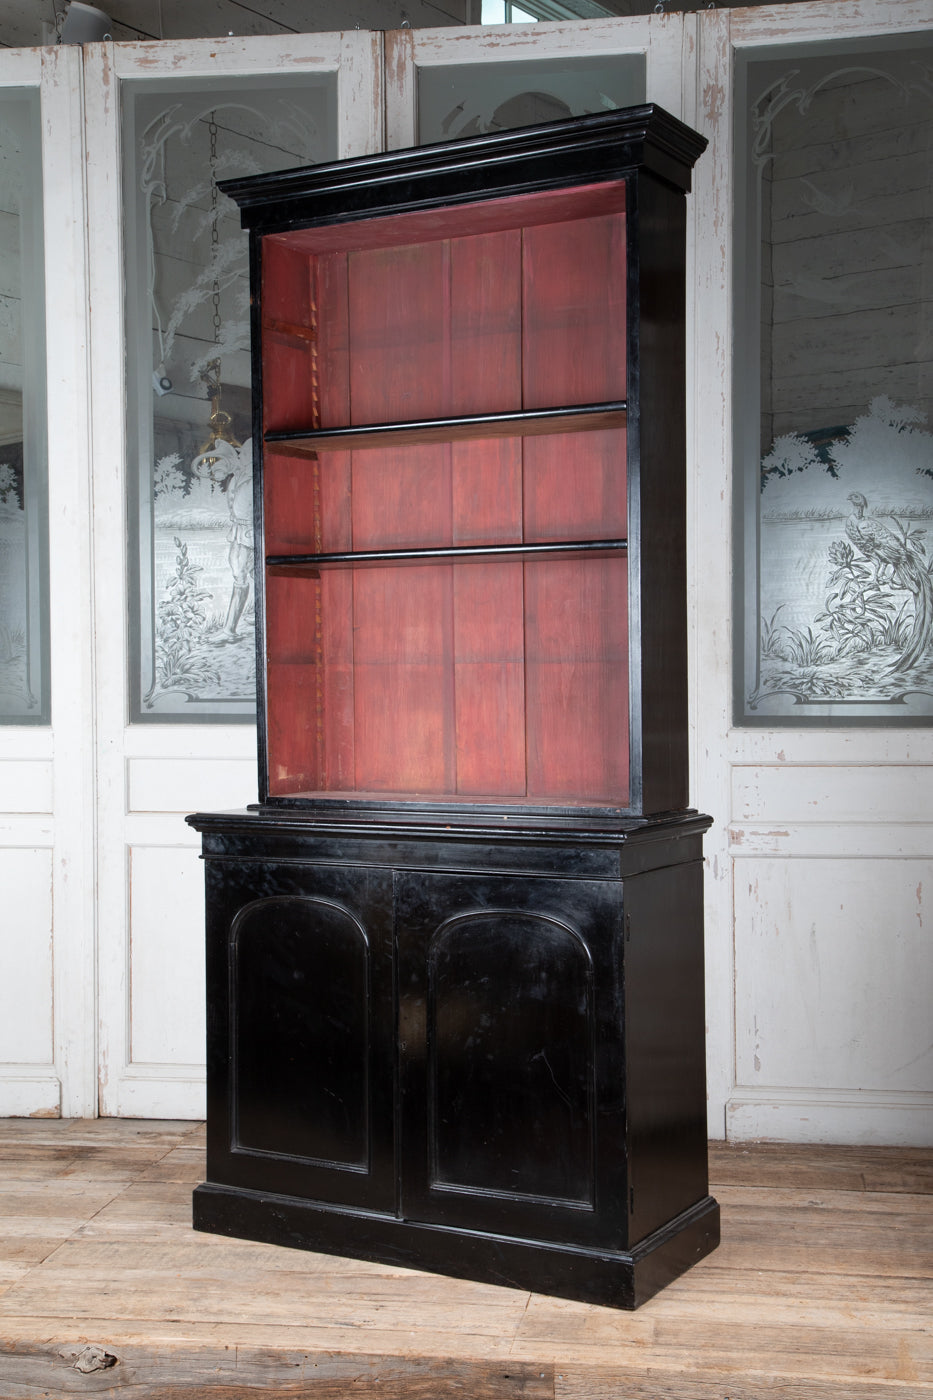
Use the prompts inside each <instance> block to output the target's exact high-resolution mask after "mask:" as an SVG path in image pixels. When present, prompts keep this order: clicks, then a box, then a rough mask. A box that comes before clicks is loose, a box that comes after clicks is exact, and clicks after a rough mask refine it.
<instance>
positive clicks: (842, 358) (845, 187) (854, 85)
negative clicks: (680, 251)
mask: <svg viewBox="0 0 933 1400" xmlns="http://www.w3.org/2000/svg"><path fill="white" fill-rule="evenodd" d="M737 97H738V103H737V108H738V110H739V111H740V113H742V114H743V115H741V116H740V118H739V122H740V127H739V131H738V132H737V169H738V173H739V177H740V178H739V184H738V188H739V203H738V207H737V211H736V255H737V265H738V280H737V284H736V309H737V327H736V329H737V355H736V363H737V366H738V370H737V381H736V403H737V405H738V412H739V413H740V414H741V421H740V422H739V423H738V424H737V435H736V446H737V466H738V476H739V478H740V483H741V485H740V492H741V494H740V522H739V523H740V530H739V534H740V537H741V536H742V533H743V530H744V554H743V556H742V557H741V559H740V571H739V572H740V579H739V594H738V598H737V616H739V617H742V616H744V629H741V638H740V641H741V648H742V657H741V664H740V665H739V667H737V672H738V680H739V693H738V695H737V716H738V719H739V722H744V723H754V722H756V721H760V722H766V723H774V722H775V719H776V717H780V722H782V723H788V722H789V723H793V724H797V723H803V724H806V723H823V724H825V723H826V722H828V721H834V722H843V723H877V722H879V721H884V722H886V723H890V722H895V723H896V722H898V721H901V722H906V723H929V722H930V718H931V717H933V575H931V557H933V530H931V528H930V525H931V520H933V426H931V420H930V414H931V410H933V374H931V369H933V223H931V217H930V216H931V213H933V193H931V192H933V159H931V157H933V122H931V118H933V41H931V40H930V38H929V36H921V35H915V36H909V38H908V39H906V40H900V41H894V40H892V41H890V42H889V41H887V40H884V41H881V40H874V41H871V43H870V44H869V43H861V44H854V43H853V44H851V45H849V46H847V47H846V48H845V49H842V48H840V47H839V46H832V47H829V46H821V47H816V46H811V47H810V48H808V49H802V48H797V49H785V50H770V51H769V52H768V53H767V54H766V55H764V54H762V53H761V52H760V51H758V52H756V54H755V56H754V57H749V56H747V55H745V56H744V57H743V58H742V59H741V61H740V63H739V71H738V91H737Z"/></svg>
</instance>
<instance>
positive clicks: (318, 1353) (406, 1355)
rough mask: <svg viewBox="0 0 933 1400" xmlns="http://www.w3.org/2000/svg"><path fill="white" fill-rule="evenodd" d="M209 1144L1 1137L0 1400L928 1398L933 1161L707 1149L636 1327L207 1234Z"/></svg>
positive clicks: (895, 1153)
mask: <svg viewBox="0 0 933 1400" xmlns="http://www.w3.org/2000/svg"><path fill="white" fill-rule="evenodd" d="M202 1143H203V1129H202V1128H201V1127H200V1126H199V1125H194V1124H190V1123H156V1122H129V1121H125V1120H114V1119H110V1120H99V1121H83V1122H67V1121H61V1122H56V1121H23V1120H14V1119H6V1120H0V1174H2V1175H0V1182H2V1185H0V1400H19V1397H26V1396H28V1397H40V1396H41V1397H44V1400H56V1397H64V1396H73V1395H93V1396H94V1397H96V1400H101V1397H107V1396H119V1397H122V1398H123V1400H234V1397H236V1398H237V1400H240V1397H242V1400H246V1397H253V1398H254V1400H256V1398H257V1397H259V1400H261V1397H262V1395H264V1394H274V1395H275V1396H276V1397H277V1400H293V1398H294V1397H305V1396H307V1397H314V1400H338V1397H340V1400H343V1397H355V1400H375V1398H376V1397H381V1400H395V1398H396V1397H403V1396H404V1397H421V1400H446V1397H448V1396H450V1397H453V1396H457V1397H460V1400H487V1397H489V1398H490V1400H492V1398H493V1397H494V1398H495V1400H499V1397H501V1398H502V1400H507V1398H508V1400H512V1397H524V1398H525V1400H545V1397H547V1398H548V1400H551V1397H560V1400H570V1397H573V1400H578V1398H579V1400H673V1398H674V1397H676V1400H778V1397H781V1400H790V1398H791V1397H793V1400H914V1397H918V1400H919V1397H921V1396H923V1397H931V1400H933V1151H925V1150H921V1149H898V1148H825V1147H824V1148H813V1147H785V1146H773V1145H770V1146H769V1145H764V1146H742V1147H727V1146H723V1145H721V1144H713V1145H712V1146H711V1175H712V1178H713V1183H714V1186H713V1191H714V1194H715V1195H716V1196H717V1198H718V1199H719V1201H720V1204H721V1205H722V1208H723V1243H722V1245H721V1247H720V1248H719V1250H718V1251H717V1252H716V1253H715V1254H714V1255H712V1256H711V1257H710V1258H709V1259H706V1260H704V1261H703V1262H702V1263H701V1264H699V1265H698V1266H697V1267H696V1268H694V1269H693V1270H692V1271H691V1272H690V1273H689V1274H688V1275H687V1276H686V1277H684V1278H683V1279H681V1280H679V1281H678V1282H677V1283H675V1284H673V1285H672V1286H671V1287H670V1288H668V1289H666V1290H665V1291H664V1292H663V1293H662V1294H661V1295H660V1296H659V1297H657V1298H655V1299H653V1300H652V1301H651V1302H649V1303H647V1304H646V1305H645V1306H644V1307H643V1308H641V1309H639V1311H638V1312H636V1313H634V1314H633V1313H619V1312H614V1311H611V1310H609V1309H605V1308H596V1307H589V1306H584V1305H582V1304H578V1303H568V1302H562V1301H559V1300H556V1299H553V1298H545V1297H541V1296H539V1295H537V1294H527V1293H520V1292H515V1291H512V1290H509V1289H505V1288H494V1287H490V1286H487V1285H482V1284H473V1283H462V1282H458V1281H456V1280H450V1279H440V1278H437V1277H434V1276H432V1275H428V1274H421V1273H414V1272H411V1271H405V1270H401V1269H395V1268H385V1267H381V1266H378V1265H370V1264H360V1263H356V1262H354V1261H351V1260H344V1259H333V1258H328V1257H325V1256H323V1255H317V1254H307V1253H304V1252H302V1251H294V1250H287V1249H277V1248H274V1247H272V1246H266V1245H257V1244H250V1243H247V1242H245V1241H239V1240H232V1241H231V1240H226V1239H222V1238H219V1237H215V1236H210V1235H198V1234H195V1233H194V1232H193V1231H192V1230H191V1228H190V1223H189V1222H190V1198H191V1188H192V1186H194V1185H195V1183H196V1182H198V1181H199V1180H201V1178H202V1175H203V1146H202ZM94 1348H96V1351H95V1350H94ZM112 1358H116V1360H115V1362H114V1361H113V1360H112ZM79 1365H80V1366H85V1367H92V1368H93V1367H95V1366H96V1369H90V1370H87V1371H84V1370H80V1369H77V1367H78V1366H79Z"/></svg>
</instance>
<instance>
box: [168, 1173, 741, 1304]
mask: <svg viewBox="0 0 933 1400" xmlns="http://www.w3.org/2000/svg"><path fill="white" fill-rule="evenodd" d="M193 1223H194V1228H195V1229H196V1230H204V1231H207V1232H208V1233H211V1234H219V1235H228V1236H231V1237H235V1238H239V1239H250V1240H256V1241H257V1242H259V1243H262V1244H278V1245H285V1246H287V1247H289V1248H293V1249H310V1250H315V1251H318V1252H320V1253H323V1254H339V1255H345V1256H349V1257H350V1258H353V1259H366V1260H368V1261H369V1262H371V1263H381V1264H391V1265H395V1266H402V1267H404V1268H413V1269H425V1270H428V1271H429V1272H431V1273H438V1274H446V1275H449V1276H450V1277H452V1278H468V1279H473V1280H475V1281H476V1282H479V1283H491V1284H497V1285H500V1286H504V1287H507V1288H518V1289H521V1290H522V1291H528V1292H535V1293H547V1294H551V1295H553V1296H554V1297H558V1298H569V1299H572V1300H573V1301H575V1302H580V1303H596V1304H601V1305H602V1306H604V1307H611V1308H624V1309H631V1308H637V1307H639V1306H640V1305H641V1304H642V1303H644V1302H645V1301H646V1300H647V1299H648V1298H651V1297H652V1296H653V1295H654V1294H655V1293H657V1292H658V1291H659V1290H660V1289H662V1288H664V1287H665V1286H666V1285H667V1284H668V1283H670V1282H672V1280H673V1279H675V1278H678V1277H679V1276H680V1275H681V1274H683V1273H685V1272H686V1270H687V1269H689V1268H690V1267H691V1265H693V1264H696V1263H697V1262H698V1261H699V1260H700V1259H702V1258H703V1257H704V1256H705V1255H707V1254H709V1253H711V1252H712V1251H713V1250H714V1249H715V1248H716V1246H717V1244H718V1243H719V1206H718V1205H717V1203H716V1202H715V1201H714V1200H713V1199H712V1197H711V1196H706V1197H704V1199H703V1200H701V1201H698V1202H697V1203H696V1205H694V1206H691V1207H690V1209H689V1210H686V1211H683V1212H682V1213H681V1214H680V1215H678V1216H675V1218H674V1219H673V1220H670V1221H668V1222H667V1224H665V1225H663V1226H661V1227H660V1229H658V1230H655V1231H653V1232H652V1233H651V1234H650V1235H647V1236H646V1237H645V1238H644V1239H643V1240H639V1242H638V1243H637V1244H636V1245H634V1246H633V1247H632V1248H631V1249H630V1250H619V1251H613V1250H595V1249H585V1248H580V1247H578V1246H576V1245H562V1244H555V1243H552V1242H550V1241H548V1242H545V1241H541V1240H525V1239H518V1238H514V1237H512V1236H506V1235H493V1234H487V1233H479V1232H474V1231H469V1230H462V1229H459V1228H457V1229H455V1228H453V1227H450V1226H445V1225H434V1224H425V1223H422V1222H419V1221H412V1220H402V1219H398V1218H396V1217H395V1216H388V1215H379V1214H376V1213H372V1212H367V1211H357V1210H353V1211H350V1210H342V1209H340V1208H339V1207H334V1206H330V1205H327V1206H323V1205H319V1204H318V1203H316V1202H314V1201H305V1200H301V1199H299V1198H297V1197H294V1196H277V1195H271V1194H267V1193H265V1192H260V1191H249V1190H244V1189H240V1188H233V1187H229V1186H218V1185H215V1184H213V1183H211V1182H205V1183H204V1184H203V1185H201V1186H199V1187H197V1189H196V1190H195V1192H194V1202H193Z"/></svg>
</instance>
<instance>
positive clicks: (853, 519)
mask: <svg viewBox="0 0 933 1400" xmlns="http://www.w3.org/2000/svg"><path fill="white" fill-rule="evenodd" d="M848 499H849V500H850V501H851V502H852V505H853V507H854V509H853V511H852V514H851V515H850V516H849V517H848V519H847V520H846V534H847V535H848V537H849V539H850V540H851V541H852V543H853V544H854V545H855V547H856V549H858V550H859V552H860V553H861V554H863V555H864V556H865V558H866V559H868V560H870V561H871V562H872V563H873V564H874V566H875V578H876V580H877V582H878V583H879V584H880V583H888V584H892V585H894V586H895V587H897V588H904V589H906V590H907V591H908V592H909V593H911V594H912V595H913V599H914V617H913V625H912V627H911V630H910V636H909V637H908V639H907V643H906V645H905V646H904V649H903V651H902V652H901V654H900V656H899V657H898V658H897V660H896V661H895V662H894V664H893V666H892V667H891V670H892V671H907V670H909V669H910V668H911V667H912V666H916V664H917V662H918V661H920V659H921V658H922V657H923V655H924V653H925V652H926V651H927V649H928V647H929V645H930V639H931V636H933V578H931V577H930V573H929V570H928V569H927V567H926V565H925V563H924V561H923V560H922V559H921V557H920V555H919V553H918V552H917V551H916V550H915V549H911V548H910V547H909V546H908V544H907V542H906V540H904V539H902V538H900V537H899V536H897V535H896V534H895V533H894V531H893V530H890V529H889V528H888V526H887V525H883V524H882V523H881V521H880V520H869V519H866V517H865V511H866V510H867V508H868V501H867V500H866V498H865V497H864V496H863V495H862V493H861V491H853V492H852V494H851V495H850V496H849V498H848Z"/></svg>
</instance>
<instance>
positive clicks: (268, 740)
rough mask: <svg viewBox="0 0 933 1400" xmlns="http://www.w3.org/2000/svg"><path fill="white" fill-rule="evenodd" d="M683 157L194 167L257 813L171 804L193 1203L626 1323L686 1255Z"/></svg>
mask: <svg viewBox="0 0 933 1400" xmlns="http://www.w3.org/2000/svg"><path fill="white" fill-rule="evenodd" d="M704 145H705V143H704V142H703V140H702V139H701V138H700V137H698V136H697V135H696V134H695V133H694V132H692V131H690V130H689V129H688V128H686V127H684V126H683V125H681V124H680V123H679V122H677V121H675V120H674V119H673V118H672V117H670V116H669V115H668V114H667V113H665V112H663V111H661V110H660V109H659V108H657V107H653V106H650V105H647V106H641V107H636V108H630V109H627V110H625V111H621V112H613V113H607V114H602V115H598V116H594V117H583V118H578V119H573V120H569V121H562V122H557V123H549V124H547V125H543V126H539V127H532V128H528V129H524V130H521V131H510V132H504V133H500V134H495V135H492V136H483V137H478V138H476V139H470V140H465V141H458V142H452V143H448V144H442V145H434V146H427V147H421V148H418V149H415V150H408V151H398V152H390V153H387V154H384V155H377V156H371V157H365V158H363V159H357V160H348V161H342V162H337V163H334V164H330V165H322V166H317V167H312V168H309V169H302V170H294V171H286V172H283V173H276V174H270V175H262V176H257V177H254V178H247V179H242V180H232V181H227V182H225V184H224V185H223V188H224V189H225V190H226V192H227V193H228V194H230V195H232V196H233V198H234V199H235V200H236V201H237V202H238V204H239V205H240V208H241V215H242V219H243V222H244V225H245V226H246V227H248V228H249V230H250V246H251V279H252V304H253V374H254V448H255V455H256V458H257V461H256V473H255V510H256V526H257V530H256V538H257V556H258V557H257V563H256V576H255V593H256V613H257V636H258V655H259V666H258V672H259V746H260V757H259V768H260V801H259V803H258V804H257V806H256V807H255V808H250V809H249V810H247V811H245V812H240V813H218V814H206V813H201V814H198V815H196V816H194V817H191V818H189V820H190V821H191V822H192V824H193V825H194V826H195V827H196V828H197V829H198V830H199V831H200V832H202V834H203V852H204V857H205V862H206V882H207V958H208V1166H207V1175H208V1180H207V1181H206V1182H205V1183H204V1184H203V1185H202V1186H200V1187H199V1188H198V1189H197V1191H196V1193H195V1199H194V1218H195V1225H196V1226H197V1228H199V1229H204V1230H213V1231H218V1232H221V1233H227V1234H231V1235H238V1236H245V1237H248V1238H252V1239H259V1240H265V1241H270V1242H276V1243H280V1244H286V1245H296V1246H300V1247H304V1248H308V1249H315V1250H324V1251H330V1252H337V1253H343V1254H348V1255H354V1256H359V1257H363V1258H367V1259H374V1260H384V1261H391V1262H393V1263H406V1264H410V1265H412V1266H416V1267H421V1268H428V1269H433V1270H436V1271H438V1272H441V1273H449V1274H454V1275H460V1276H465V1277H470V1278H476V1279H481V1280H486V1281H489V1282H494V1283H506V1284H510V1285H513V1286H516V1287H520V1288H532V1289H535V1290H538V1291H542V1292H551V1293H554V1294H557V1295H562V1296H567V1297H570V1298H577V1299H582V1300H586V1301H591V1302H597V1303H603V1304H608V1305H612V1306H617V1307H634V1306H637V1304H638V1303H639V1302H641V1301H642V1300H643V1299H644V1298H646V1297H648V1296H650V1295H651V1294H652V1293H653V1292H655V1291H656V1290H657V1289H658V1288H660V1287H662V1286H663V1285H664V1284H665V1283H666V1282H668V1281H669V1280H670V1279H671V1278H673V1277H676V1276H677V1275H678V1274H680V1273H681V1272H683V1270H684V1269H686V1268H687V1267H688V1266H689V1265H690V1264H691V1263H693V1262H694V1261H695V1260H696V1259H698V1258H700V1257H702V1256H703V1255H704V1254H706V1253H707V1252H708V1251H709V1250H711V1249H712V1248H714V1247H715V1244H716V1242H717V1240H718V1208H717V1206H716V1203H715V1202H714V1201H713V1200H712V1199H711V1198H710V1196H709V1194H708V1184H707V1168H706V1095H705V1068H704V1064H705V1062H704V1000H703V929H702V874H701V870H702V867H701V858H702V851H701V845H702V834H703V832H704V830H705V829H706V827H707V826H708V825H709V819H708V818H706V817H703V816H701V815H699V814H698V813H696V812H695V811H693V810H691V809H689V808H688V806H687V802H688V797H687V657H686V602H685V594H686V583H685V558H684V556H685V507H684V497H685V469H684V453H685V447H684V439H685V429H684V353H685V351H684V303H685V289H684V247H685V194H686V191H687V190H688V189H689V185H690V172H691V169H692V166H693V164H694V161H695V160H696V158H697V157H698V156H699V154H700V153H701V151H702V150H703V147H704ZM259 551H261V555H260V554H259Z"/></svg>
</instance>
